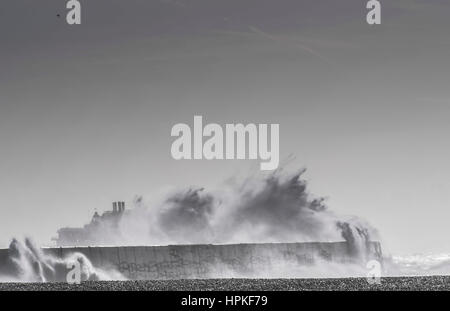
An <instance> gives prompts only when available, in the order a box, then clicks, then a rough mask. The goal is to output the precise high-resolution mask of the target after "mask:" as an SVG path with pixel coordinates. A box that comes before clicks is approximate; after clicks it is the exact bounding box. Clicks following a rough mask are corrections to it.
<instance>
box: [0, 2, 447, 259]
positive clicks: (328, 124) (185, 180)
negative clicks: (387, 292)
mask: <svg viewBox="0 0 450 311" xmlns="http://www.w3.org/2000/svg"><path fill="white" fill-rule="evenodd" d="M81 3H82V5H83V17H82V19H83V21H82V22H83V24H82V25H80V26H68V25H66V24H65V20H64V16H65V1H61V0H59V1H56V0H55V1H50V0H40V1H31V0H29V1H24V0H4V1H2V4H1V5H0V146H1V147H0V148H1V149H0V152H1V158H0V176H1V177H0V198H1V205H0V246H6V245H7V244H8V242H9V240H10V238H11V237H13V236H21V235H22V234H28V235H30V236H33V237H35V238H36V239H37V240H38V241H39V242H40V243H43V244H48V243H49V240H50V237H51V236H52V235H54V234H55V232H56V229H57V228H59V227H61V226H64V225H82V224H83V223H85V222H86V221H87V220H89V218H90V216H91V215H92V213H93V211H94V209H96V208H97V209H98V210H99V211H102V210H105V209H109V208H110V203H111V202H112V201H113V200H119V199H120V200H127V201H130V200H131V199H132V198H133V196H134V195H136V194H144V195H146V194H151V193H152V192H153V191H155V190H157V189H159V188H161V187H165V186H167V185H171V186H186V185H191V184H196V185H202V186H203V185H205V186H208V185H216V184H219V183H220V182H221V181H222V180H223V179H225V178H226V177H229V176H230V175H232V174H233V172H238V171H240V170H241V169H242V168H247V167H251V166H252V165H256V162H255V163H252V162H244V161H238V162H236V161H215V162H207V161H181V162H177V161H174V160H172V158H171V156H170V145H171V142H172V138H171V137H170V129H171V127H172V125H174V124H175V123H179V122H186V123H192V120H193V116H194V115H195V114H200V115H203V116H204V117H205V118H206V119H207V121H208V122H217V123H237V122H244V123H250V122H251V123H279V124H280V139H281V142H280V147H281V149H280V151H281V159H283V158H287V157H288V156H289V155H291V154H294V155H295V156H296V160H295V161H294V162H293V163H291V165H290V167H303V166H306V167H307V168H308V175H307V177H308V178H309V180H310V182H311V187H312V191H313V193H314V194H316V195H323V196H327V197H329V199H328V205H329V206H330V208H332V209H334V210H337V211H339V212H341V213H345V214H355V215H358V216H361V217H364V218H366V219H367V220H368V221H369V222H371V223H372V224H373V225H374V226H375V227H377V228H378V229H379V231H380V232H381V234H382V236H383V237H384V239H385V242H386V243H387V245H388V246H389V248H390V250H392V251H393V252H427V251H435V252H436V251H437V252H449V251H450V246H449V238H448V237H449V236H450V226H448V219H449V217H450V211H449V207H450V194H449V193H450V181H449V179H448V177H447V175H448V173H449V169H450V165H449V163H448V159H450V142H449V139H448V133H449V132H450V123H449V122H448V117H449V115H450V90H449V88H448V85H449V80H450V62H449V60H448V59H449V55H450V34H449V32H448V30H449V29H450V21H449V16H450V4H449V3H448V2H447V1H437V0H434V1H430V0H428V1H425V0H415V1H414V0H411V1H382V7H383V15H382V25H380V26H376V27H373V26H369V25H367V24H366V23H365V14H366V10H365V3H366V1H362V0H358V1H353V0H350V1H347V0H346V1H332V0H309V1H302V0H281V1H280V0H277V1H275V0H244V1H243V0H227V1H219V0H189V1H187V0H164V1H156V0H149V1H139V0H108V1H106V0H95V1H94V0H92V1H87V0H84V1H81ZM58 13H59V14H61V15H62V17H61V18H58V17H56V14H58Z"/></svg>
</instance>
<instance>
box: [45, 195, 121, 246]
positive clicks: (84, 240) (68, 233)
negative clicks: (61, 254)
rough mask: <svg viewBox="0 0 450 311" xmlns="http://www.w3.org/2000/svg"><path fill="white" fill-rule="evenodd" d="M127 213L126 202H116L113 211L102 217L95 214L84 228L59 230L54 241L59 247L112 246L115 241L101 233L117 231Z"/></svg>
mask: <svg viewBox="0 0 450 311" xmlns="http://www.w3.org/2000/svg"><path fill="white" fill-rule="evenodd" d="M125 213H126V211H125V202H114V203H113V209H112V211H106V212H104V213H103V214H102V215H99V214H98V213H97V212H95V213H94V215H93V216H92V220H91V222H90V223H88V224H86V225H84V227H82V228H61V229H59V230H58V237H56V238H53V241H55V242H56V246H58V247H59V246H88V245H111V244H112V242H113V241H112V240H109V236H108V235H106V234H100V232H115V231H117V227H118V225H119V222H120V219H121V218H122V216H123V215H124V214H125Z"/></svg>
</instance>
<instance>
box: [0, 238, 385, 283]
mask: <svg viewBox="0 0 450 311" xmlns="http://www.w3.org/2000/svg"><path fill="white" fill-rule="evenodd" d="M44 252H45V253H46V254H49V255H53V256H55V257H59V258H64V257H66V256H68V255H69V254H72V253H76V252H77V253H82V254H84V255H85V256H86V257H87V258H89V260H90V261H91V262H92V264H93V265H94V266H95V267H98V268H102V269H105V270H115V271H118V272H120V273H121V274H122V275H124V276H125V277H126V278H128V279H137V280H139V279H181V278H183V279H185V278H186V279H188V278H214V277H215V278H220V277H227V276H230V273H233V276H234V277H246V276H248V277H251V276H252V275H255V273H256V274H258V275H267V274H269V273H270V270H271V269H274V267H276V266H277V265H278V266H279V265H280V263H288V264H289V265H293V266H295V265H302V266H307V265H312V264H314V263H315V262H317V261H319V260H324V261H330V262H337V263H357V262H358V261H361V262H362V260H368V259H377V260H380V261H381V257H382V256H381V248H380V244H379V243H377V242H370V243H367V245H366V248H365V250H364V251H363V253H361V252H359V253H355V250H354V249H352V247H350V246H349V244H348V243H346V242H333V243H273V244H272V243H269V244H230V245H169V246H121V247H64V248H46V249H44ZM7 258H8V250H7V249H5V250H0V266H1V265H2V264H3V263H4V262H5V261H6V260H7ZM266 273H267V274H266Z"/></svg>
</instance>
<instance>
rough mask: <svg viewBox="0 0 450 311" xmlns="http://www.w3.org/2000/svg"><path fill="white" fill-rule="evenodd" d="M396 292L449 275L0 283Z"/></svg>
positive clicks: (443, 285)
mask: <svg viewBox="0 0 450 311" xmlns="http://www.w3.org/2000/svg"><path fill="white" fill-rule="evenodd" d="M8 290H16V291H42V290H44V291H54V290H57V291H80V290H81V291H221V290H223V291H308V290H319V291H323V290H327V291H335V290H338V291H341V290H342V291H366V290H376V291H379V290H381V291H397V290H403V291H405V290H406V291H408V290H445V291H448V290H450V276H428V277H389V278H382V279H381V284H369V283H368V281H367V279H365V278H345V279H209V280H164V281H161V280H151V281H95V282H83V283H81V284H79V285H70V284H67V283H0V291H8Z"/></svg>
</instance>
